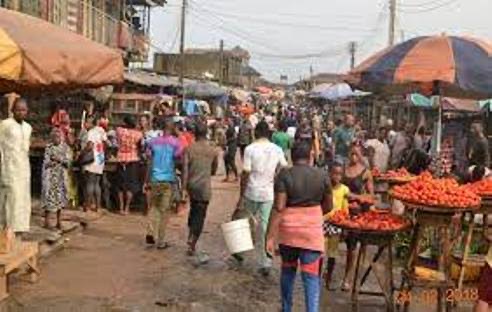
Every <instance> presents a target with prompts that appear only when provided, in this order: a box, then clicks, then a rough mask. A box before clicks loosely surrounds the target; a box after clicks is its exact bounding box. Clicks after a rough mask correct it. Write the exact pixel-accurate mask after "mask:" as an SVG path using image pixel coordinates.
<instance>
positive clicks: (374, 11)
mask: <svg viewBox="0 0 492 312" xmlns="http://www.w3.org/2000/svg"><path fill="white" fill-rule="evenodd" d="M181 1H182V0H168V5H167V6H165V7H163V8H154V9H153V11H152V15H151V31H150V37H151V43H152V48H151V51H152V52H157V51H158V52H178V50H179V32H180V26H179V25H180V18H181V17H180V14H181V12H180V10H181V3H182V2H181ZM187 1H188V8H187V19H186V27H185V29H186V32H185V34H186V36H185V38H186V40H185V47H186V48H214V47H215V48H218V47H219V42H220V40H221V39H223V40H224V44H225V48H226V49H228V48H233V47H235V46H237V45H239V46H241V47H242V48H245V49H246V50H248V51H249V52H250V54H251V60H250V64H251V65H252V66H254V67H255V68H256V69H257V70H259V71H260V72H261V73H262V75H263V77H264V78H266V79H268V80H270V81H279V79H280V75H287V77H288V82H289V83H292V82H295V81H297V80H299V79H300V78H308V77H309V76H310V74H311V69H312V73H314V74H316V73H321V72H337V73H344V72H347V71H348V70H349V66H350V54H349V44H350V42H351V41H354V42H356V46H357V50H356V64H357V63H359V62H362V61H363V60H364V59H365V58H367V57H368V56H370V55H371V54H373V53H375V52H377V51H378V50H380V49H383V48H385V47H386V46H387V45H388V27H389V26H388V25H389V15H390V14H389V1H390V0H304V1H296V0H212V1H206V0H187ZM490 12H492V0H397V19H396V41H397V42H399V41H402V40H408V39H410V38H413V37H416V36H421V35H437V34H442V33H446V34H449V35H472V36H475V37H479V38H487V39H489V40H491V39H492V27H491V26H490V21H491V17H490Z"/></svg>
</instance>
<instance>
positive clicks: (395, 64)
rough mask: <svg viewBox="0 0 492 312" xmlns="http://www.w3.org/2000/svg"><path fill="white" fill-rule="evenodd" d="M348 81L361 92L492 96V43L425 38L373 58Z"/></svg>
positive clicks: (351, 74)
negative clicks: (437, 86)
mask: <svg viewBox="0 0 492 312" xmlns="http://www.w3.org/2000/svg"><path fill="white" fill-rule="evenodd" d="M348 81H349V82H350V83H351V84H353V85H355V86H357V87H358V88H360V89H362V90H367V91H376V92H377V91H388V92H400V93H410V92H411V91H419V92H422V93H427V94H428V93H430V92H431V91H433V87H434V86H435V85H436V83H437V84H438V85H439V89H440V91H441V93H442V94H443V95H448V96H456V97H484V98H488V97H490V95H492V43H491V42H489V41H487V40H482V39H476V38H470V37H456V36H445V35H443V36H424V37H417V38H413V39H411V40H408V41H405V42H402V43H400V44H398V45H395V46H392V47H389V48H387V49H384V50H382V51H381V52H379V53H377V54H375V55H373V56H372V57H370V58H368V59H367V60H365V61H364V62H362V63H361V64H360V65H359V66H357V67H356V68H354V69H353V70H352V71H351V72H350V73H349V77H348Z"/></svg>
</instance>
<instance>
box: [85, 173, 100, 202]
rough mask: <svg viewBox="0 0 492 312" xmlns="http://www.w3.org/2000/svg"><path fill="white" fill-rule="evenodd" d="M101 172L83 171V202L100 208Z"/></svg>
mask: <svg viewBox="0 0 492 312" xmlns="http://www.w3.org/2000/svg"><path fill="white" fill-rule="evenodd" d="M101 177H102V175H101V174H97V173H92V172H88V171H86V172H85V176H84V179H85V194H84V196H85V204H86V205H87V206H90V205H94V206H95V207H96V208H101Z"/></svg>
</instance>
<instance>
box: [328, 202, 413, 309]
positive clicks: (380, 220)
mask: <svg viewBox="0 0 492 312" xmlns="http://www.w3.org/2000/svg"><path fill="white" fill-rule="evenodd" d="M328 222H329V223H330V224H332V225H334V226H336V227H338V228H341V229H343V230H344V231H345V233H346V234H347V235H349V236H350V237H352V238H354V239H356V240H357V241H359V242H360V244H361V246H360V249H359V253H358V256H357V261H356V267H355V275H354V278H353V285H352V304H353V305H354V306H357V304H358V297H359V294H362V295H371V296H382V297H384V299H385V302H386V307H387V310H388V311H393V310H394V289H395V287H394V281H393V248H392V246H393V240H394V237H395V235H396V234H397V233H400V232H404V231H407V230H408V229H409V228H410V227H411V223H410V221H408V220H406V219H405V218H403V217H400V216H396V215H392V214H391V213H390V212H389V211H388V210H378V209H373V210H370V211H366V212H359V211H355V209H352V210H351V211H350V212H349V213H347V212H345V211H339V212H337V213H335V214H334V215H333V216H332V217H331V218H330V219H329V220H328ZM369 246H376V247H377V248H378V251H377V252H376V254H375V256H374V257H373V259H372V261H371V262H370V264H369V266H368V267H367V268H366V270H365V272H364V273H363V274H362V275H361V276H362V278H360V279H359V274H360V273H361V272H362V266H363V265H364V263H365V262H366V256H367V248H368V247H369ZM384 251H386V254H387V261H386V262H384V263H383V268H384V269H383V272H379V271H378V270H376V269H375V267H376V264H377V263H379V262H380V261H381V260H382V259H381V256H382V254H383V253H384ZM371 272H374V275H375V277H376V280H377V282H378V284H379V286H380V288H381V291H382V292H375V291H361V288H362V286H363V285H364V284H365V282H366V281H367V278H368V276H369V274H370V273H371Z"/></svg>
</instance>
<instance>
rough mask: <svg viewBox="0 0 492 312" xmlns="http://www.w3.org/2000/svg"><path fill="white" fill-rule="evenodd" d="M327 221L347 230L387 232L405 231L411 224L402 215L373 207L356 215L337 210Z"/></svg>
mask: <svg viewBox="0 0 492 312" xmlns="http://www.w3.org/2000/svg"><path fill="white" fill-rule="evenodd" d="M328 222H329V223H331V224H332V225H334V226H337V227H339V228H342V229H344V230H348V231H355V232H372V233H388V234H390V233H397V232H401V231H405V230H407V229H408V228H409V227H410V226H411V222H410V221H408V220H407V219H406V218H404V217H402V216H397V215H394V214H392V213H390V212H389V211H388V210H375V209H373V210H369V211H366V212H361V213H359V214H356V215H353V214H351V213H348V212H347V211H337V212H336V213H335V214H334V215H333V216H332V217H331V218H330V219H329V220H328Z"/></svg>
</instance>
